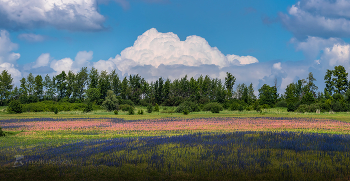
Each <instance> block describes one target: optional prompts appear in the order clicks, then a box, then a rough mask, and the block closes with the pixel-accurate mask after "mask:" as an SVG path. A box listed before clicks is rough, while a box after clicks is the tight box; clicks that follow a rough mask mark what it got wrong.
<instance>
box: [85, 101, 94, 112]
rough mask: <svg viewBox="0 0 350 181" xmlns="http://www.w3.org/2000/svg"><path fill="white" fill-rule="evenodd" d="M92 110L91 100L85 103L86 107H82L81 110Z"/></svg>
mask: <svg viewBox="0 0 350 181" xmlns="http://www.w3.org/2000/svg"><path fill="white" fill-rule="evenodd" d="M92 110H93V108H92V102H91V101H89V102H88V103H87V105H86V107H85V108H84V110H83V112H91V111H92Z"/></svg>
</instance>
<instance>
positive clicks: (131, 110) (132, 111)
mask: <svg viewBox="0 0 350 181" xmlns="http://www.w3.org/2000/svg"><path fill="white" fill-rule="evenodd" d="M128 114H129V115H134V114H135V112H134V107H132V106H130V107H129V110H128Z"/></svg>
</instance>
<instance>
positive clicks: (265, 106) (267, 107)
mask: <svg viewBox="0 0 350 181" xmlns="http://www.w3.org/2000/svg"><path fill="white" fill-rule="evenodd" d="M261 108H262V109H270V106H269V105H268V104H264V105H262V106H261Z"/></svg>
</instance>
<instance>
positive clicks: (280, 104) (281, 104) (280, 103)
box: [276, 100, 288, 108]
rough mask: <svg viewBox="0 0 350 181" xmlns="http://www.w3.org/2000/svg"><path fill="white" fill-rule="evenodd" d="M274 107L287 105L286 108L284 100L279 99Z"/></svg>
mask: <svg viewBox="0 0 350 181" xmlns="http://www.w3.org/2000/svg"><path fill="white" fill-rule="evenodd" d="M276 107H287V108H288V104H287V102H286V101H285V100H283V101H279V102H278V103H277V104H276Z"/></svg>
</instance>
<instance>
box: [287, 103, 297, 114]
mask: <svg viewBox="0 0 350 181" xmlns="http://www.w3.org/2000/svg"><path fill="white" fill-rule="evenodd" d="M295 110H297V107H296V104H294V103H292V102H291V103H288V104H287V111H288V112H294V111H295Z"/></svg>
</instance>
